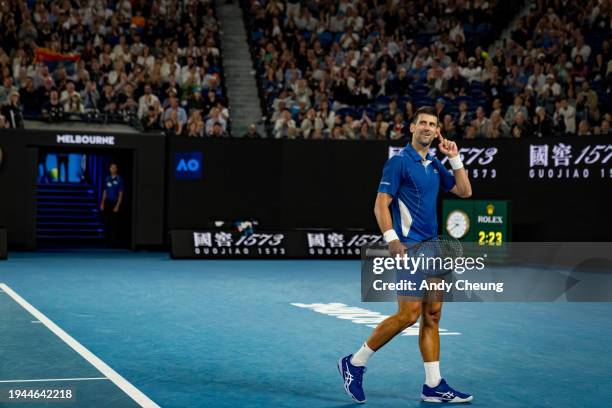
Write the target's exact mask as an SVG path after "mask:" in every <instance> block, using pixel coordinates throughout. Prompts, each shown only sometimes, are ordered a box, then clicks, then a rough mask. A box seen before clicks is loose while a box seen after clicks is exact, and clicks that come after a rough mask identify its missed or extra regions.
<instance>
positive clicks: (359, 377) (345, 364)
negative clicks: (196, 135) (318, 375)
mask: <svg viewBox="0 0 612 408" xmlns="http://www.w3.org/2000/svg"><path fill="white" fill-rule="evenodd" d="M351 357H353V355H352V354H349V355H348V356H346V357H344V358H341V359H340V360H338V371H340V375H342V379H343V380H344V390H345V391H346V393H347V394H348V395H350V396H351V398H352V399H353V400H354V401H356V402H359V403H360V404H363V403H364V402H365V401H366V397H365V394H364V392H363V386H362V381H363V374H364V373H365V372H366V370H367V368H366V367H359V366H355V365H353V364H351Z"/></svg>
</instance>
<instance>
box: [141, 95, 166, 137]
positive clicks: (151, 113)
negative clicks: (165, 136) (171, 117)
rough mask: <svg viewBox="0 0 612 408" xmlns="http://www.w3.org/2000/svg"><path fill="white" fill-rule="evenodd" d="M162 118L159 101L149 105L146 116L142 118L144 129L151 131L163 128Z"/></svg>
mask: <svg viewBox="0 0 612 408" xmlns="http://www.w3.org/2000/svg"><path fill="white" fill-rule="evenodd" d="M160 120H161V113H160V107H159V102H157V104H155V105H152V106H149V108H148V109H147V114H146V116H145V117H143V118H142V119H141V122H142V127H143V129H144V131H145V132H149V131H153V130H161V126H160Z"/></svg>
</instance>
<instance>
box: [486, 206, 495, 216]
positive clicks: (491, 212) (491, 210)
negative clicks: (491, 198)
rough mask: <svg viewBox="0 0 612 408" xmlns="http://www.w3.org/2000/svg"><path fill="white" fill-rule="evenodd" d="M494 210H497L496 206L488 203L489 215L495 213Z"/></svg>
mask: <svg viewBox="0 0 612 408" xmlns="http://www.w3.org/2000/svg"><path fill="white" fill-rule="evenodd" d="M493 211H495V206H494V205H493V204H488V205H487V215H493Z"/></svg>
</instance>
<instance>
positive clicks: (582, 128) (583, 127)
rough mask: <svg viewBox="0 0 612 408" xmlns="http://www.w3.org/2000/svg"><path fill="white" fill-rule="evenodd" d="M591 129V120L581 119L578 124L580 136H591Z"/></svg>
mask: <svg viewBox="0 0 612 408" xmlns="http://www.w3.org/2000/svg"><path fill="white" fill-rule="evenodd" d="M591 135H592V133H591V129H590V127H589V122H587V121H586V120H581V121H580V123H579V124H578V136H591Z"/></svg>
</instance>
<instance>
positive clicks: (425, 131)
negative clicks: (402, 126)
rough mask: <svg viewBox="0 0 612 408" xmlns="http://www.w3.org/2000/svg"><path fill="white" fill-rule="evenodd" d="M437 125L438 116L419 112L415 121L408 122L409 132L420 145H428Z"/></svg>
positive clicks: (433, 136)
mask: <svg viewBox="0 0 612 408" xmlns="http://www.w3.org/2000/svg"><path fill="white" fill-rule="evenodd" d="M437 127H438V118H436V117H435V116H434V115H427V114H423V113H421V114H419V116H418V117H417V120H416V123H414V122H413V123H411V124H410V132H412V137H413V138H414V140H416V142H417V143H419V144H421V145H422V146H428V145H430V144H431V142H433V140H434V139H435V137H436V128H437Z"/></svg>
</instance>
